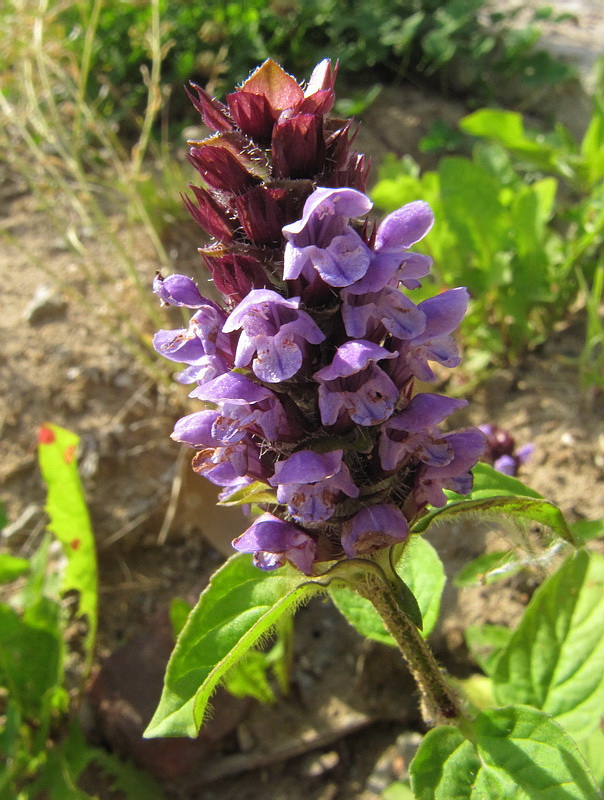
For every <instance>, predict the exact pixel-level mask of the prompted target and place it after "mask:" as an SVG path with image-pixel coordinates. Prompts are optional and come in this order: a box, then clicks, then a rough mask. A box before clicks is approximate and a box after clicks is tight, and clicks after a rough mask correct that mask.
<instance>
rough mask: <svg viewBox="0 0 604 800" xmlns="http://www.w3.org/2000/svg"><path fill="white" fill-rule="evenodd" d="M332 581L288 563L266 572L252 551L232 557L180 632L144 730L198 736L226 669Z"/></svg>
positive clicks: (220, 570) (154, 733)
mask: <svg viewBox="0 0 604 800" xmlns="http://www.w3.org/2000/svg"><path fill="white" fill-rule="evenodd" d="M322 581H325V582H322ZM328 582H329V579H321V578H307V577H306V576H304V575H302V574H300V573H299V572H296V571H295V570H293V569H291V568H289V567H283V568H282V569H279V570H277V571H275V572H263V571H262V570H260V569H257V568H256V567H254V565H253V564H252V559H251V556H248V555H236V556H233V557H232V558H230V559H229V560H228V561H227V562H226V563H225V564H224V566H223V567H221V569H219V570H218V572H216V573H215V574H214V575H213V576H212V578H211V580H210V584H209V586H208V587H207V588H206V589H205V590H204V592H203V593H202V594H201V597H200V598H199V602H198V603H197V605H196V606H195V608H194V609H193V611H192V612H191V614H190V616H189V619H188V621H187V624H186V625H185V627H184V629H183V630H182V632H181V634H180V636H179V638H178V641H177V643H176V647H175V649H174V652H173V653H172V657H171V659H170V662H169V664H168V668H167V672H166V677H165V683H164V689H163V693H162V696H161V700H160V704H159V707H158V709H157V711H156V712H155V715H154V717H153V719H152V720H151V722H150V724H149V727H148V728H147V731H146V733H145V735H146V736H148V737H157V736H191V737H194V736H196V735H197V733H198V731H199V728H200V726H201V724H202V723H203V720H204V717H205V714H206V710H207V706H208V702H209V699H210V697H211V695H212V693H213V692H214V690H215V689H216V687H217V685H218V684H219V683H220V682H221V681H222V680H224V677H225V675H226V673H227V671H228V670H229V669H230V668H231V667H232V666H233V664H235V663H237V662H238V661H239V660H240V659H241V658H243V657H244V656H245V654H246V653H247V652H248V650H249V649H250V648H251V647H253V646H254V645H255V644H256V643H257V642H259V641H261V640H262V639H263V638H264V637H266V636H267V635H268V634H269V632H270V631H271V629H272V628H273V627H274V626H275V624H276V623H277V621H278V620H279V618H280V617H281V616H282V615H283V614H286V613H292V612H293V611H294V610H295V608H296V607H297V606H299V605H300V604H301V603H303V602H305V601H306V600H308V599H309V598H310V597H311V596H312V595H313V594H316V593H318V592H321V591H324V590H325V586H326V585H327V583H328Z"/></svg>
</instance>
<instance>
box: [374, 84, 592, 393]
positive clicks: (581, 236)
mask: <svg viewBox="0 0 604 800" xmlns="http://www.w3.org/2000/svg"><path fill="white" fill-rule="evenodd" d="M460 127H461V129H462V131H464V132H465V133H468V134H471V135H472V136H474V137H480V141H476V142H475V144H474V147H473V152H472V156H471V157H467V156H445V157H443V158H442V159H441V160H440V162H439V165H438V168H437V170H436V171H433V172H432V171H430V172H426V173H424V174H423V175H422V174H420V172H419V169H418V168H417V165H416V164H415V162H413V160H412V159H410V158H409V157H407V158H406V159H403V160H402V161H396V160H395V159H393V158H388V159H386V161H385V162H384V164H383V165H382V167H381V169H380V171H379V178H380V179H379V181H378V183H377V185H376V186H375V187H374V189H373V192H372V198H373V200H374V201H375V203H376V205H377V206H378V207H380V208H381V209H383V210H385V211H394V210H395V209H396V208H398V207H400V206H401V205H402V204H404V203H407V202H410V201H412V200H416V199H418V198H420V197H421V198H423V199H424V200H426V201H427V202H429V203H430V205H431V206H432V208H433V210H434V213H435V216H436V218H437V220H438V224H437V225H435V226H434V229H433V230H432V231H431V232H430V235H429V236H428V237H427V239H426V240H425V241H424V242H422V243H421V245H418V249H422V250H423V251H424V252H426V253H428V254H429V255H431V256H432V257H433V258H434V261H435V266H434V270H433V275H434V276H435V281H436V285H435V286H432V287H431V290H430V289H429V290H428V291H431V293H434V292H437V291H440V290H442V289H444V288H450V287H452V286H466V287H468V289H469V291H470V295H471V304H470V309H469V313H468V316H467V317H466V320H465V323H464V326H465V327H464V334H465V341H466V343H467V345H468V347H469V348H470V352H469V354H468V358H467V359H466V367H467V369H468V370H469V371H470V372H472V371H474V370H475V369H476V368H481V367H485V366H487V365H489V364H491V363H493V361H494V360H495V361H496V360H497V359H498V360H499V362H500V363H507V364H509V363H514V362H516V361H517V359H518V358H519V357H520V356H522V355H523V353H524V352H525V351H526V350H527V348H531V347H535V346H536V345H538V344H539V343H540V342H542V341H544V339H545V338H546V337H547V336H548V334H549V333H550V332H551V331H552V329H553V325H554V324H555V322H556V321H558V320H560V319H565V318H567V317H568V315H569V310H570V308H571V306H572V305H573V304H574V303H576V302H577V300H578V299H581V297H583V299H584V301H585V302H586V305H587V308H588V314H589V323H588V325H589V327H588V331H587V336H586V345H585V351H584V354H583V356H582V359H581V363H582V368H583V373H584V375H585V378H586V382H587V383H590V382H591V383H593V382H597V381H598V378H597V374H598V371H599V370H598V365H600V366H601V363H602V358H604V356H603V355H602V350H603V342H604V333H603V330H604V328H603V326H602V322H601V320H600V318H599V305H600V301H601V297H602V292H603V290H604V277H603V270H604V265H603V264H602V256H601V247H602V243H603V241H604V105H603V102H602V98H601V97H600V96H599V95H596V97H595V98H594V112H593V117H592V121H591V123H590V125H589V128H588V130H587V132H586V134H585V136H584V137H583V140H582V142H581V143H577V142H575V141H574V139H573V138H572V136H571V135H570V133H569V132H568V131H567V130H566V129H565V128H564V127H563V126H561V125H558V126H556V128H555V129H554V130H553V131H551V132H550V133H548V134H540V133H537V132H534V131H527V130H525V127H524V123H523V119H522V116H521V115H520V114H517V113H515V112H509V111H499V110H492V109H483V110H481V111H477V112H475V113H474V114H471V115H470V116H468V117H465V118H464V119H463V120H462V121H461V123H460ZM594 360H595V361H596V363H595V364H594Z"/></svg>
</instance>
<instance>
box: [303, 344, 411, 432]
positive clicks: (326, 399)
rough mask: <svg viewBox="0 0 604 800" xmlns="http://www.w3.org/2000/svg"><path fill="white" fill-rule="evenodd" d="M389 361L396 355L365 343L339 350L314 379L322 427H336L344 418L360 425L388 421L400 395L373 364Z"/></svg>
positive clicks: (316, 373) (347, 345) (339, 348)
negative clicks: (317, 386)
mask: <svg viewBox="0 0 604 800" xmlns="http://www.w3.org/2000/svg"><path fill="white" fill-rule="evenodd" d="M391 358H396V353H391V352H390V351H389V350H386V348H384V347H380V346H379V345H377V344H374V343H373V342H368V341H364V340H359V341H351V342H346V343H345V344H343V345H342V346H341V347H338V349H337V351H336V354H335V356H334V358H333V360H332V362H331V364H329V365H328V366H326V367H323V368H322V369H320V370H318V371H317V372H315V374H314V375H313V378H314V379H315V380H316V381H318V382H319V409H320V412H321V421H322V423H323V425H335V424H336V422H338V421H346V418H347V417H349V418H350V419H351V420H352V421H353V422H356V423H358V424H359V425H377V424H378V423H380V422H383V421H384V420H385V419H387V418H388V417H389V416H390V414H392V411H393V410H394V405H395V403H396V401H397V400H398V397H399V392H398V389H397V388H396V386H395V385H394V383H393V382H392V381H391V380H390V378H389V377H388V376H387V375H386V373H385V372H384V371H383V370H382V369H380V367H378V366H377V365H376V364H375V362H376V361H380V360H382V359H391Z"/></svg>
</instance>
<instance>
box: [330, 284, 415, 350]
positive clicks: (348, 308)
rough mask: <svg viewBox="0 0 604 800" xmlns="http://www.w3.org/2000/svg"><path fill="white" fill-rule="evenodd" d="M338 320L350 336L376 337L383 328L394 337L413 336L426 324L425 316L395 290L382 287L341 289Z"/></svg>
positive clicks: (407, 337) (383, 331)
mask: <svg viewBox="0 0 604 800" xmlns="http://www.w3.org/2000/svg"><path fill="white" fill-rule="evenodd" d="M342 319H343V320H344V327H345V328H346V333H347V334H348V335H349V336H352V337H354V338H359V339H360V338H372V339H373V338H375V339H380V338H382V337H383V336H384V333H385V332H386V331H387V332H388V333H390V334H391V335H392V336H394V337H396V338H397V339H414V338H416V337H417V336H419V335H420V334H421V333H422V331H423V330H424V329H425V327H426V315H425V314H424V313H423V311H422V310H421V309H420V308H418V307H417V306H416V305H415V303H413V302H412V301H411V300H409V298H408V297H406V296H405V295H404V294H403V293H402V292H399V290H398V289H394V288H393V287H391V286H385V287H384V288H383V289H381V291H379V292H368V293H366V294H354V293H352V292H351V291H350V290H348V289H344V291H343V292H342Z"/></svg>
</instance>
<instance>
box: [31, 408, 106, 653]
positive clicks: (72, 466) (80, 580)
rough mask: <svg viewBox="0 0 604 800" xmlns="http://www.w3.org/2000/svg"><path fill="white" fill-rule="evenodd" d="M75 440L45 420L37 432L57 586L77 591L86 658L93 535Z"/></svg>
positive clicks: (92, 616)
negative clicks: (58, 553) (57, 551)
mask: <svg viewBox="0 0 604 800" xmlns="http://www.w3.org/2000/svg"><path fill="white" fill-rule="evenodd" d="M79 441H80V440H79V437H78V436H76V435H75V434H74V433H71V432H70V431H67V430H65V429H64V428H60V427H59V426H58V425H52V424H50V423H47V424H45V425H44V426H43V427H42V428H41V429H40V432H39V435H38V442H39V445H38V459H39V462H40V469H41V471H42V477H43V478H44V482H45V484H46V486H47V489H48V494H47V499H46V511H47V513H48V516H49V517H50V522H49V525H48V527H49V530H51V531H52V533H54V535H55V536H56V537H57V539H58V540H59V541H60V542H61V544H62V545H63V551H64V553H65V556H66V558H67V566H66V568H65V573H64V575H63V579H62V587H61V588H62V591H63V592H69V591H76V592H78V594H79V608H78V613H79V614H80V615H81V616H86V618H87V624H88V632H87V635H86V650H87V656H88V660H90V659H91V657H92V648H93V645H94V639H95V635H96V628H97V566H96V553H95V547H94V536H93V532H92V528H91V525H90V518H89V516H88V508H87V506H86V500H85V498H84V491H83V489H82V484H81V481H80V476H79V474H78V467H77V462H76V452H77V448H78V443H79Z"/></svg>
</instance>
